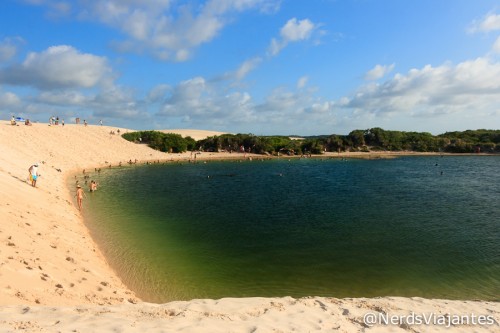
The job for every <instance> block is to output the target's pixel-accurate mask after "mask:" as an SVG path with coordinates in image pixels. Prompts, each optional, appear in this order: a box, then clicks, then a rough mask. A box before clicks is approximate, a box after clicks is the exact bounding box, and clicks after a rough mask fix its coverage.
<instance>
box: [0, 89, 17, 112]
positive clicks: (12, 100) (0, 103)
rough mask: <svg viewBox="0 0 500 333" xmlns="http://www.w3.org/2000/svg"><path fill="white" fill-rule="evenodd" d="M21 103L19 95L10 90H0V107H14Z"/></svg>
mask: <svg viewBox="0 0 500 333" xmlns="http://www.w3.org/2000/svg"><path fill="white" fill-rule="evenodd" d="M20 104H21V99H20V98H19V96H17V95H16V94H14V93H12V92H0V108H5V107H15V106H17V105H20Z"/></svg>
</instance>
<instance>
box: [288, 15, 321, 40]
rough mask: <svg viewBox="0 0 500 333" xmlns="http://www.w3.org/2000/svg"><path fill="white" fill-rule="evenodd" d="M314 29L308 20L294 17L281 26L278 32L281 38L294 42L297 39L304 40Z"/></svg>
mask: <svg viewBox="0 0 500 333" xmlns="http://www.w3.org/2000/svg"><path fill="white" fill-rule="evenodd" d="M313 30H314V24H313V23H312V22H311V21H310V20H308V19H304V20H300V21H297V19H296V18H295V17H294V18H292V19H290V20H288V22H286V24H285V25H284V26H283V27H282V28H281V31H280V34H281V37H282V38H283V40H285V41H287V42H296V41H299V40H305V39H308V38H309V37H311V33H312V31H313Z"/></svg>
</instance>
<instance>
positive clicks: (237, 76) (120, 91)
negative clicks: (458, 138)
mask: <svg viewBox="0 0 500 333" xmlns="http://www.w3.org/2000/svg"><path fill="white" fill-rule="evenodd" d="M11 115H16V116H17V115H20V116H24V117H27V118H30V119H33V120H37V121H40V122H47V121H48V119H49V117H50V116H59V117H60V118H64V119H65V121H66V122H67V123H70V122H73V121H74V119H75V118H76V117H80V118H81V119H86V120H87V121H88V122H89V123H90V124H97V123H98V122H99V120H101V119H102V120H103V122H104V124H107V125H111V126H121V127H127V128H131V129H169V128H170V129H174V128H193V129H208V130H220V131H229V132H235V133H236V132H239V133H254V134H257V135H270V134H282V135H287V134H297V135H314V134H332V133H337V134H347V133H349V132H350V131H351V130H354V129H367V128H371V127H382V128H384V129H390V130H405V131H425V132H431V133H434V134H439V133H443V132H446V131H452V130H465V129H478V128H489V129H499V128H500V5H499V4H498V1H496V0H495V1H494V0H481V1H469V0H439V1H435V0H419V1H417V0H413V1H402V0H310V1H305V0H304V1H300V0H208V1H176V0H101V1H97V0H73V1H65V0H2V1H1V2H0V118H2V119H9V118H10V116H11Z"/></svg>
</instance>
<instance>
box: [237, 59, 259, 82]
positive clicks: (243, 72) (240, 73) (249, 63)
mask: <svg viewBox="0 0 500 333" xmlns="http://www.w3.org/2000/svg"><path fill="white" fill-rule="evenodd" d="M261 62H262V58H260V57H255V58H252V59H249V60H246V61H245V62H243V64H241V66H240V67H239V68H238V70H237V71H236V73H235V77H236V79H237V80H242V79H243V78H245V76H247V74H248V73H250V72H251V71H253V70H254V69H255V68H256V67H257V66H258V65H259V64H260V63H261Z"/></svg>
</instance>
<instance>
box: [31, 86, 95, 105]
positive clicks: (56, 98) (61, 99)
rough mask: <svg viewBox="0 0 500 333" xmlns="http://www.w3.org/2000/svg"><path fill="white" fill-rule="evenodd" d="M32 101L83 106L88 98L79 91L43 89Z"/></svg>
mask: <svg viewBox="0 0 500 333" xmlns="http://www.w3.org/2000/svg"><path fill="white" fill-rule="evenodd" d="M33 101H36V102H38V103H43V104H50V105H60V106H83V105H85V104H86V103H87V102H89V101H90V100H89V98H87V97H86V96H85V95H83V94H82V93H81V92H79V91H74V90H65V91H43V92H41V93H40V94H39V95H38V96H36V97H35V98H34V99H33Z"/></svg>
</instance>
